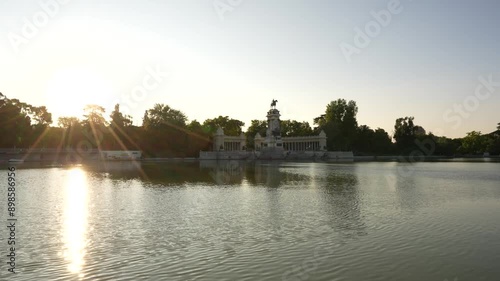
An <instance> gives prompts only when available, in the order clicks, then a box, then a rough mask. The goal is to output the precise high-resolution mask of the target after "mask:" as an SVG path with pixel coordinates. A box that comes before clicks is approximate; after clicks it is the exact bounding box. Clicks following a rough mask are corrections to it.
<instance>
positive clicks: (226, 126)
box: [203, 116, 245, 136]
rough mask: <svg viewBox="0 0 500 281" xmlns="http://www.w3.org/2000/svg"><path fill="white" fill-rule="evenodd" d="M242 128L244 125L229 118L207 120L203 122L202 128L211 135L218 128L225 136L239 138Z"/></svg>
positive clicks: (221, 117) (220, 117)
mask: <svg viewBox="0 0 500 281" xmlns="http://www.w3.org/2000/svg"><path fill="white" fill-rule="evenodd" d="M243 126H245V123H243V122H242V121H240V120H237V119H232V118H229V117H228V116H219V117H217V118H213V119H207V120H205V121H204V122H203V127H204V128H205V130H206V131H207V132H208V133H209V134H211V135H213V134H214V133H215V132H217V128H218V127H221V128H222V129H223V130H224V134H225V135H227V136H239V135H241V133H242V132H243V130H242V128H243Z"/></svg>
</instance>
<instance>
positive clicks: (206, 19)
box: [0, 0, 500, 137]
mask: <svg viewBox="0 0 500 281" xmlns="http://www.w3.org/2000/svg"><path fill="white" fill-rule="evenodd" d="M44 3H48V4H47V5H45V4H44ZM231 5H232V6H231ZM388 6H389V7H391V9H389V8H388ZM216 7H217V8H218V9H219V10H218V9H217V8H216ZM224 8H226V10H224ZM382 10H384V11H383V12H381V13H380V11H382ZM373 12H376V13H379V15H381V16H380V19H379V22H380V23H377V22H376V20H375V18H376V17H377V16H374V13H373ZM499 12H500V2H499V1H494V0H492V1H472V0H470V1H464V0H462V1H460V0H459V1H430V0H429V1H417V0H414V1H410V0H401V1H400V2H399V5H398V4H397V3H395V2H394V0H392V1H386V0H384V1H373V0H371V1H368V0H367V1H353V0H349V1H348V0H345V1H313V0H307V1H306V0H304V1H294V0H286V1H285V0H282V1H277V0H275V1H273V0H266V1H264V0H240V1H238V0H216V1H214V0H199V1H188V0H178V1H174V0H171V1H168V0H165V1H160V0H149V1H144V0H114V1H112V0H99V1H97V0H64V1H63V0H1V1H0V36H2V37H1V38H2V40H1V41H0V65H1V67H0V92H2V93H3V94H5V95H7V96H8V97H10V98H18V99H21V100H23V101H25V102H28V103H30V104H33V105H37V106H39V105H46V106H47V107H48V108H49V111H51V112H52V113H53V115H54V120H55V121H56V120H57V117H59V116H61V115H64V116H66V115H73V116H81V114H82V113H83V111H82V109H83V106H84V104H88V103H94V104H99V105H102V106H104V107H106V109H107V112H106V115H109V112H110V111H111V109H112V106H113V105H114V104H115V103H117V102H119V103H120V104H121V105H122V108H123V109H124V110H126V111H127V112H128V113H130V114H131V115H133V117H134V123H135V124H137V125H139V124H141V123H142V116H143V114H144V110H146V109H148V108H151V107H152V106H153V105H154V104H155V103H165V104H168V105H170V106H171V107H173V108H176V109H179V110H182V111H183V112H184V113H186V115H187V116H188V117H189V119H190V120H192V119H197V120H199V121H200V122H202V121H203V120H205V119H206V118H213V117H216V116H218V115H229V116H230V117H232V118H236V119H240V120H242V121H244V122H245V123H246V124H247V125H248V124H249V123H250V120H252V119H265V114H266V111H267V110H268V108H269V104H270V102H271V100H272V99H273V98H274V99H277V100H279V102H278V109H280V110H281V113H282V119H295V120H299V121H308V122H310V123H311V124H312V120H313V118H314V117H316V116H318V115H320V114H322V113H324V110H325V107H326V104H328V103H329V102H330V101H332V100H335V99H338V98H345V99H349V100H350V99H352V100H355V101H356V102H357V104H358V106H359V114H358V121H359V124H366V125H369V126H370V127H372V128H377V127H381V128H384V129H386V130H387V131H388V132H390V133H391V132H392V131H393V127H394V122H395V119H396V118H398V117H404V116H414V117H415V121H416V123H417V124H419V125H421V126H423V127H424V128H425V129H426V130H427V131H433V132H435V133H437V134H444V135H447V136H450V137H461V136H463V135H465V133H466V132H468V131H472V130H480V131H482V132H483V133H488V132H491V131H493V130H494V129H495V127H496V124H497V123H498V122H500V114H499V112H500V110H499V109H500V69H499V63H500V44H499V43H500V29H499V27H500V16H499ZM388 14H389V15H390V20H388V19H387V17H384V16H387V15H388ZM357 28H358V29H357ZM366 28H368V31H366ZM358 30H363V33H364V35H359V32H358ZM367 32H368V33H369V34H371V35H367V34H366V33H367ZM360 36H361V37H363V36H367V38H369V40H370V41H369V42H368V43H367V42H366V41H365V42H363V41H362V40H360V38H358V37H360ZM365 39H366V38H365ZM358 41H359V42H358ZM356 42H357V43H356ZM347 45H349V46H352V48H351V49H350V50H351V51H352V50H354V48H357V49H356V52H355V53H353V54H351V55H350V56H347V57H346V56H345V55H344V52H343V51H342V48H341V46H344V47H345V46H347ZM166 73H168V77H167V75H166ZM480 77H483V79H479V78H480ZM480 80H483V81H488V80H490V82H486V83H485V82H480ZM464 103H465V106H464ZM457 106H459V107H457ZM462 107H463V109H460V108H462ZM459 111H462V112H461V113H460V112H459Z"/></svg>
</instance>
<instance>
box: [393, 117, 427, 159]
mask: <svg viewBox="0 0 500 281" xmlns="http://www.w3.org/2000/svg"><path fill="white" fill-rule="evenodd" d="M414 119H415V118H414V117H413V116H412V117H404V118H398V119H396V124H395V125H394V139H395V140H396V145H397V147H398V149H399V151H400V152H403V153H406V152H409V151H411V150H414V149H415V140H416V135H417V132H419V134H421V131H422V130H423V128H422V129H420V128H421V127H420V126H415V124H414V123H413V120H414ZM423 132H424V134H425V130H423Z"/></svg>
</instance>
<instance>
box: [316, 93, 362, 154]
mask: <svg viewBox="0 0 500 281" xmlns="http://www.w3.org/2000/svg"><path fill="white" fill-rule="evenodd" d="M357 114H358V106H357V105H356V102H355V101H352V100H351V101H349V102H347V101H346V100H345V99H338V100H336V101H332V102H330V103H329V104H328V105H327V106H326V111H325V114H324V115H321V116H320V117H317V118H315V119H314V124H316V125H318V128H317V129H316V131H320V130H324V131H325V133H326V135H327V137H328V139H327V147H328V149H329V150H350V149H352V146H353V144H354V140H355V137H356V133H357V128H358V121H357V119H356V115H357Z"/></svg>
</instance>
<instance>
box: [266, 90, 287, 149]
mask: <svg viewBox="0 0 500 281" xmlns="http://www.w3.org/2000/svg"><path fill="white" fill-rule="evenodd" d="M277 102H278V101H277V100H274V99H273V102H272V103H271V109H270V110H269V111H268V112H267V131H266V141H265V142H264V147H268V148H271V147H274V148H283V141H282V139H281V120H280V116H281V115H280V112H279V110H278V109H276V103H277Z"/></svg>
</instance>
